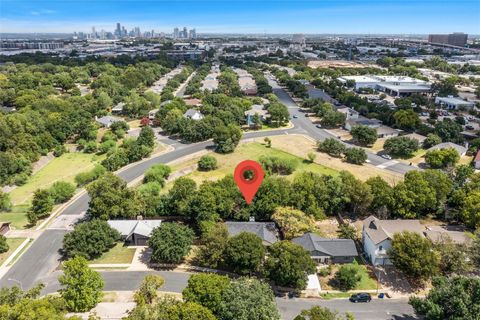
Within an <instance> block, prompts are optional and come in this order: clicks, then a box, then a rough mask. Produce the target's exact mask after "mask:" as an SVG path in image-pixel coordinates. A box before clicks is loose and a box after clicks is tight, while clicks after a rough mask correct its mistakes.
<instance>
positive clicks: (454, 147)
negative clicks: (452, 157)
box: [427, 142, 467, 155]
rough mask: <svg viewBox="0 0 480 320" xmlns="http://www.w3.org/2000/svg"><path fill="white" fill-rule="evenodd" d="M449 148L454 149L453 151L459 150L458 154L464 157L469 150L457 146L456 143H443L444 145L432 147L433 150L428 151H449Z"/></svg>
mask: <svg viewBox="0 0 480 320" xmlns="http://www.w3.org/2000/svg"><path fill="white" fill-rule="evenodd" d="M448 148H453V149H455V150H457V152H458V153H459V154H460V155H463V154H465V152H467V148H465V147H464V146H461V145H458V144H455V143H453V142H443V143H439V144H437V145H435V146H433V147H431V148H430V149H428V150H427V151H431V150H439V149H448Z"/></svg>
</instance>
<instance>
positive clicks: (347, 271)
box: [335, 263, 361, 291]
mask: <svg viewBox="0 0 480 320" xmlns="http://www.w3.org/2000/svg"><path fill="white" fill-rule="evenodd" d="M358 268H359V266H358V265H357V264H356V263H352V264H344V265H342V266H341V267H340V269H338V271H337V273H335V283H336V285H337V286H338V288H340V290H343V291H348V290H351V289H353V288H355V286H356V285H357V284H358V282H359V281H360V279H361V276H360V271H359V269H358Z"/></svg>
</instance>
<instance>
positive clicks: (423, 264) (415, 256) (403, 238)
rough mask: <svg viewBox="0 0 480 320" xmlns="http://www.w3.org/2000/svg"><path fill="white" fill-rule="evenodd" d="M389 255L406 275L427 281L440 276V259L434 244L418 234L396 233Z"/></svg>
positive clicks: (408, 232)
mask: <svg viewBox="0 0 480 320" xmlns="http://www.w3.org/2000/svg"><path fill="white" fill-rule="evenodd" d="M388 255H389V257H390V259H391V260H392V262H393V265H394V266H395V267H396V268H398V269H399V270H401V271H403V272H404V273H405V274H406V275H408V276H412V277H414V278H415V279H417V280H420V281H425V280H427V279H429V278H431V277H432V276H435V275H437V274H438V271H439V266H440V257H439V255H438V253H437V252H436V251H434V250H433V245H432V243H431V242H430V241H429V240H428V239H425V238H424V237H423V236H421V235H420V234H418V233H415V232H410V231H404V232H401V233H396V234H394V236H393V239H392V247H391V248H390V249H389V250H388Z"/></svg>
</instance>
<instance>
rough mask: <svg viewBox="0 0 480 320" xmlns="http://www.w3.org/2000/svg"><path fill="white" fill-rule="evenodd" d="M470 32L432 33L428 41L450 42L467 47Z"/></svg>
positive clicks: (452, 44) (453, 44)
mask: <svg viewBox="0 0 480 320" xmlns="http://www.w3.org/2000/svg"><path fill="white" fill-rule="evenodd" d="M467 39H468V34H465V33H461V32H455V33H452V34H430V35H428V42H430V43H441V44H449V45H451V46H458V47H465V45H466V44H467Z"/></svg>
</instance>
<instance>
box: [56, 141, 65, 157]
mask: <svg viewBox="0 0 480 320" xmlns="http://www.w3.org/2000/svg"><path fill="white" fill-rule="evenodd" d="M67 151H68V150H67V148H65V146H64V145H63V144H60V145H58V146H56V147H55V149H53V155H54V156H55V157H60V156H61V155H62V154H64V153H66V152H67Z"/></svg>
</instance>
